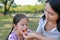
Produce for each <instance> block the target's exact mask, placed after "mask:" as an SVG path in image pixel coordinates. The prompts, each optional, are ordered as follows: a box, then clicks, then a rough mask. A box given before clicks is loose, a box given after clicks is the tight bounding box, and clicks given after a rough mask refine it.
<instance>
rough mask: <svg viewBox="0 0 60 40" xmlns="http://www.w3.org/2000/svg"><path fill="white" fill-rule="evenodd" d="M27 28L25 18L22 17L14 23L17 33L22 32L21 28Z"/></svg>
mask: <svg viewBox="0 0 60 40" xmlns="http://www.w3.org/2000/svg"><path fill="white" fill-rule="evenodd" d="M27 28H28V21H27V18H22V19H21V20H20V21H19V22H18V23H17V25H16V30H17V31H18V33H20V34H22V33H23V30H27Z"/></svg>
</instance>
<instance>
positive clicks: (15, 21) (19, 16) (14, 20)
mask: <svg viewBox="0 0 60 40" xmlns="http://www.w3.org/2000/svg"><path fill="white" fill-rule="evenodd" d="M22 18H26V19H27V21H28V22H29V20H28V17H27V16H25V15H24V14H16V15H15V16H14V18H13V24H15V25H17V23H18V22H19V21H20V20H21V19H22ZM13 29H14V27H12V29H11V31H10V33H9V34H8V36H7V38H6V40H8V37H9V35H10V34H11V32H12V31H13Z"/></svg>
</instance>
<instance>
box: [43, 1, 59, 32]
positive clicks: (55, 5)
mask: <svg viewBox="0 0 60 40" xmlns="http://www.w3.org/2000/svg"><path fill="white" fill-rule="evenodd" d="M48 3H49V5H50V6H51V8H52V9H53V10H54V11H55V12H56V13H57V14H58V16H59V18H58V20H57V30H58V31H59V32H60V0H50V1H49V2H48ZM44 19H45V15H44V16H43V20H44Z"/></svg>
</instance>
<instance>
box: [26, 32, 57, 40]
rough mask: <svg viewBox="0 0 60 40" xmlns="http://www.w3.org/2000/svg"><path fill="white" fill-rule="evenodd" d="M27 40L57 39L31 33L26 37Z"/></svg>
mask: <svg viewBox="0 0 60 40" xmlns="http://www.w3.org/2000/svg"><path fill="white" fill-rule="evenodd" d="M25 39H26V40H32V39H36V40H56V39H55V38H47V37H45V36H43V35H39V34H37V33H29V34H28V36H25Z"/></svg>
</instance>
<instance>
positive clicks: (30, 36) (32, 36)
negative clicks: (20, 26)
mask: <svg viewBox="0 0 60 40" xmlns="http://www.w3.org/2000/svg"><path fill="white" fill-rule="evenodd" d="M23 36H24V38H25V39H26V40H36V38H35V36H36V35H35V33H27V35H25V34H23Z"/></svg>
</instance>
